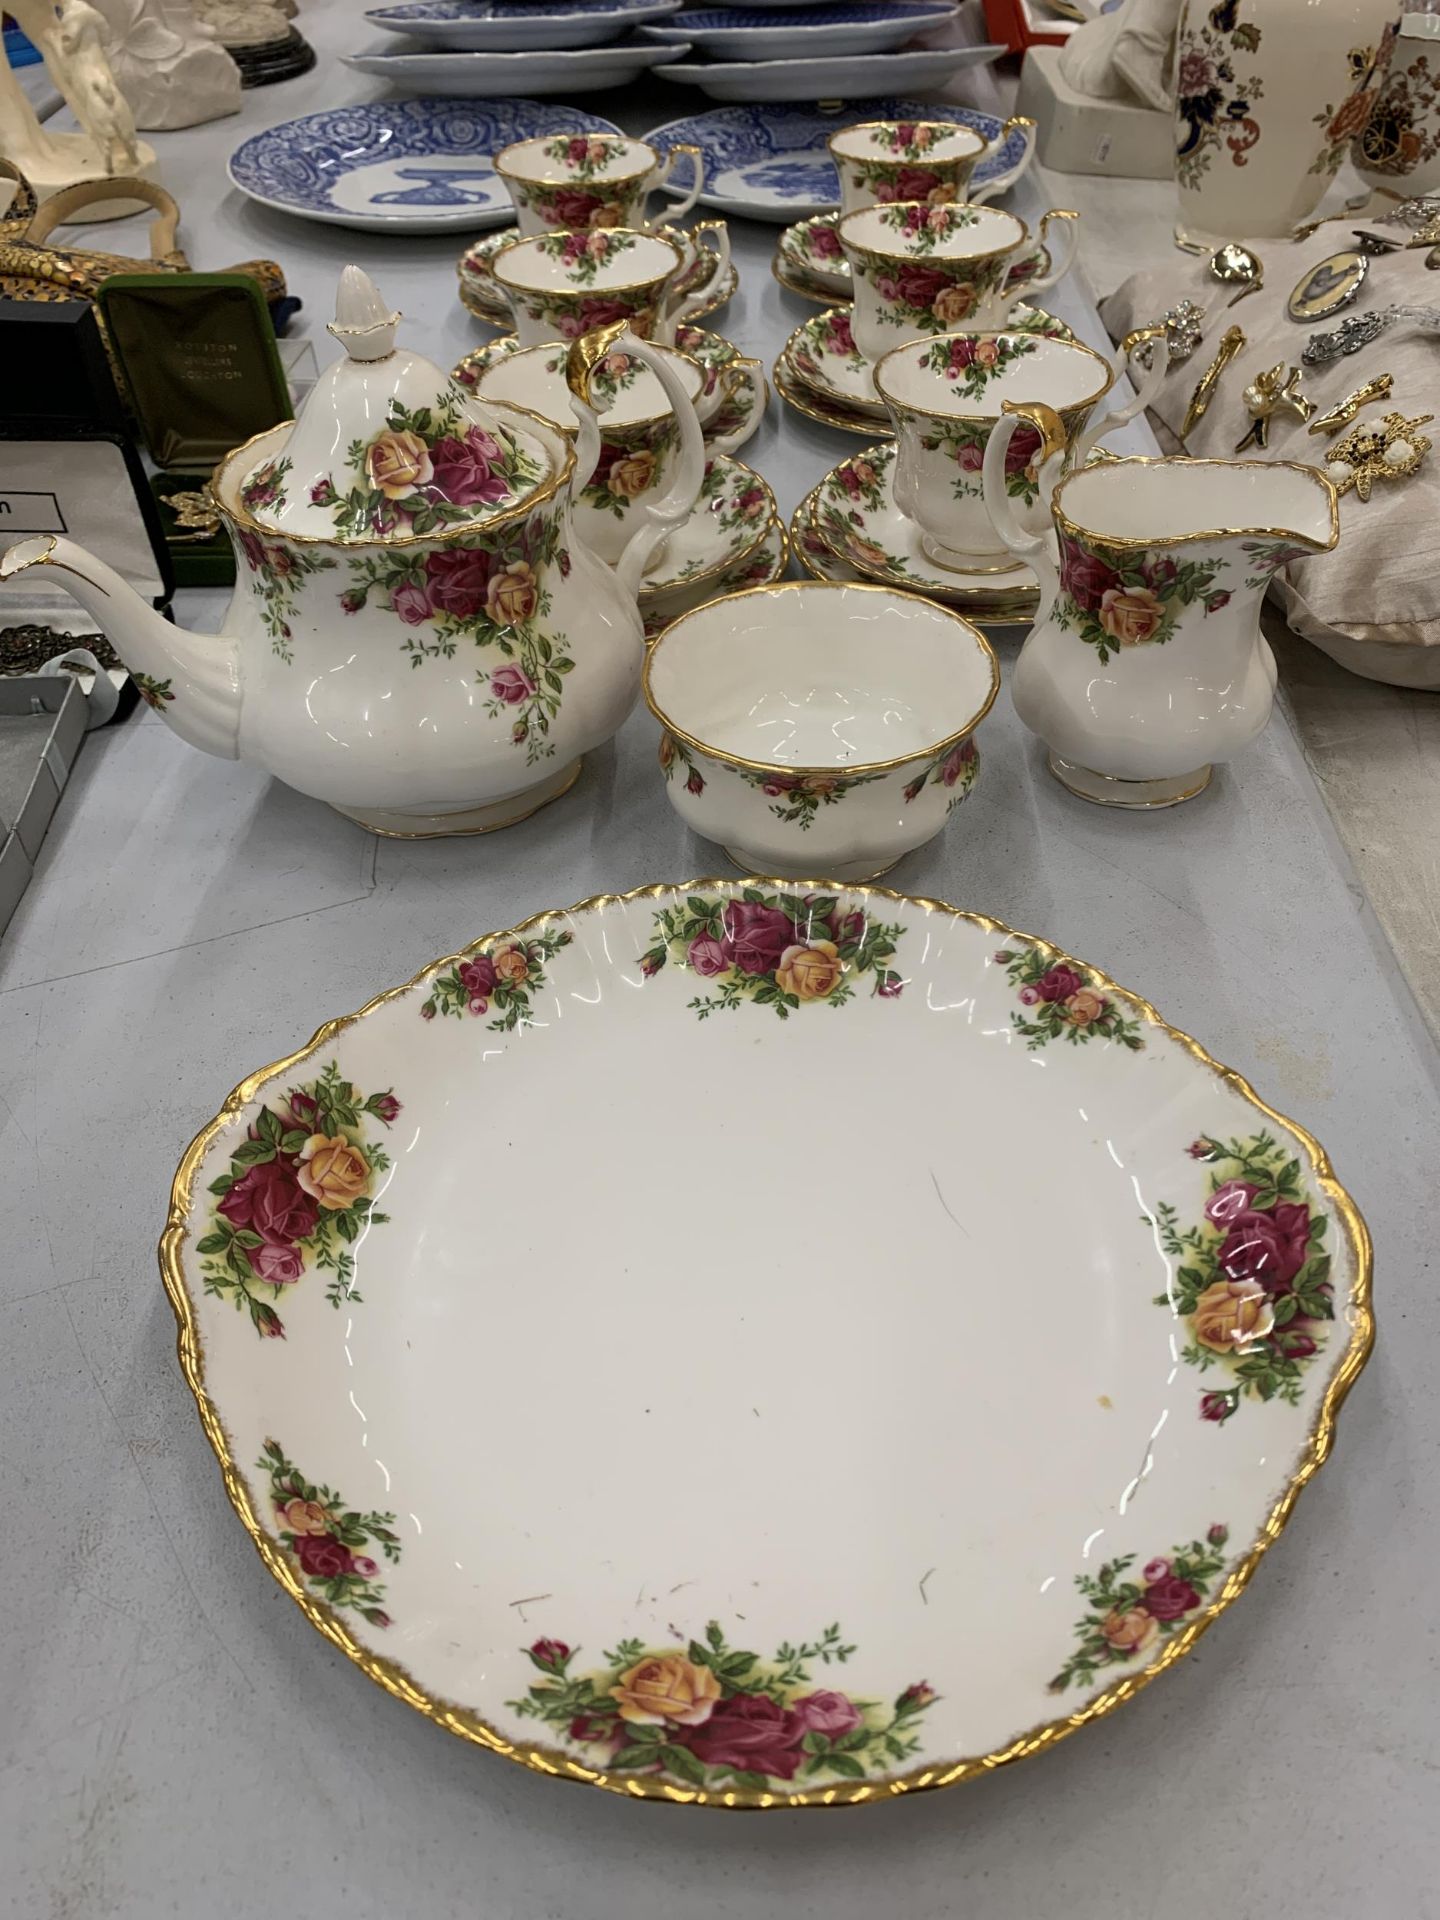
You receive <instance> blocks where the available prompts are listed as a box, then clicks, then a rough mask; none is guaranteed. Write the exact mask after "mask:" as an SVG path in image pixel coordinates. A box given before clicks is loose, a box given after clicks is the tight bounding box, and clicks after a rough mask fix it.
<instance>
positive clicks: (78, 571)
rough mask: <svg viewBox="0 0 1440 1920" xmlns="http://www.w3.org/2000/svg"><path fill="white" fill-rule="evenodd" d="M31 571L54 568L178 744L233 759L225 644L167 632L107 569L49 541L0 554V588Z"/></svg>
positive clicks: (233, 709)
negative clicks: (2, 583)
mask: <svg viewBox="0 0 1440 1920" xmlns="http://www.w3.org/2000/svg"><path fill="white" fill-rule="evenodd" d="M31 567H52V568H54V570H55V572H56V573H57V574H58V575H59V576H60V578H59V582H58V584H60V585H62V586H63V587H64V588H65V591H66V592H67V593H70V594H73V595H74V597H75V598H76V599H77V600H78V601H79V602H80V604H81V606H83V607H85V608H86V609H88V611H89V612H90V613H92V614H93V615H94V616H95V620H96V623H97V625H98V626H99V627H100V628H101V630H102V631H103V632H104V634H105V637H106V639H108V640H109V641H110V643H111V645H112V646H113V647H114V648H115V651H116V652H117V653H118V654H119V655H120V658H121V659H122V660H123V661H124V662H125V665H126V666H127V667H128V668H129V669H130V672H131V674H132V676H133V677H134V680H135V683H136V685H137V686H138V687H139V688H140V691H141V693H142V694H143V695H144V696H145V698H146V699H147V700H148V701H149V703H150V705H151V706H152V707H154V708H155V710H156V712H157V713H159V714H160V715H161V717H162V718H163V719H164V721H165V723H166V725H167V726H169V727H170V728H172V729H173V731H174V732H176V733H178V734H179V735H180V737H181V739H182V740H186V741H188V742H189V744H190V745H191V746H192V747H199V748H200V750H201V751H202V752H203V753H214V754H218V755H219V756H220V757H221V758H222V759H225V760H234V759H236V758H237V757H238V754H239V739H240V676H239V672H238V667H237V657H238V656H237V648H236V645H235V642H234V641H233V640H227V639H226V638H225V637H224V636H223V635H221V634H208V633H187V632H186V631H185V629H184V628H183V627H177V626H173V625H172V624H171V622H170V621H168V620H165V619H162V618H161V616H160V615H159V614H158V613H156V612H155V610H154V609H153V608H152V607H148V606H147V605H146V604H145V602H144V601H143V600H142V599H141V598H140V596H139V594H138V593H136V592H135V590H134V588H133V587H131V586H129V585H128V584H127V583H126V582H125V581H124V580H122V579H121V578H120V575H119V574H118V573H116V572H115V570H114V568H113V567H107V566H106V565H105V563H104V561H103V560H97V559H96V558H95V557H94V555H93V554H89V553H87V552H86V551H85V549H84V548H83V547H77V546H76V545H75V543H74V542H73V541H72V540H65V539H62V538H60V537H59V536H58V535H56V534H50V533H42V534H37V535H35V536H34V537H33V538H31V539H29V540H20V541H17V542H16V544H15V545H14V546H13V547H10V548H9V549H8V550H7V551H6V552H5V553H4V554H3V555H0V582H3V581H6V580H14V579H16V578H17V577H18V576H19V575H20V574H22V573H25V572H27V571H28V570H29V568H31Z"/></svg>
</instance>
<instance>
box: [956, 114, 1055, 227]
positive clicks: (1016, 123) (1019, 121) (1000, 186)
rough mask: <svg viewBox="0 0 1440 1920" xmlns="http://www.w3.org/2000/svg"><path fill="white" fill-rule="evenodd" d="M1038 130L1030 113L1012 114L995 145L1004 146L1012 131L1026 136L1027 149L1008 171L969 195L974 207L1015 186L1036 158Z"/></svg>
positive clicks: (982, 204)
mask: <svg viewBox="0 0 1440 1920" xmlns="http://www.w3.org/2000/svg"><path fill="white" fill-rule="evenodd" d="M1038 131H1039V130H1038V128H1037V127H1036V125H1035V122H1034V121H1033V120H1032V119H1031V118H1030V117H1029V115H1028V114H1024V113H1015V114H1012V115H1011V116H1010V118H1009V119H1008V120H1007V121H1006V122H1005V124H1004V126H1003V127H1002V128H1001V129H1000V132H999V134H998V135H997V136H996V140H995V145H996V147H998V148H1003V147H1004V145H1005V142H1006V141H1007V140H1008V139H1009V138H1010V136H1011V134H1012V133H1020V134H1023V135H1024V138H1025V151H1024V152H1023V153H1022V154H1021V155H1020V158H1019V159H1018V160H1017V161H1016V162H1015V165H1014V166H1013V167H1011V168H1009V169H1008V171H1007V172H1005V173H999V174H996V176H995V178H994V179H993V180H987V181H986V182H985V183H984V185H983V186H981V187H977V188H976V189H975V191H974V192H973V193H971V194H970V195H969V196H968V198H969V201H970V204H971V206H972V207H982V206H984V204H985V202H986V201H987V200H993V199H994V198H995V195H996V194H997V193H1004V191H1005V189H1006V188H1007V187H1013V186H1014V184H1015V182H1016V181H1017V180H1018V179H1019V178H1020V177H1021V175H1022V174H1023V173H1025V172H1026V170H1027V169H1028V168H1029V165H1030V162H1031V161H1032V160H1033V159H1034V158H1035V140H1036V135H1037V133H1038Z"/></svg>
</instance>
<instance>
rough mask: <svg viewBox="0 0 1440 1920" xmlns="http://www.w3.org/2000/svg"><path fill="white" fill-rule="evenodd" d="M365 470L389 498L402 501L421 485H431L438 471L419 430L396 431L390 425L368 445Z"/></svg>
mask: <svg viewBox="0 0 1440 1920" xmlns="http://www.w3.org/2000/svg"><path fill="white" fill-rule="evenodd" d="M365 470H366V472H367V473H368V474H369V475H370V478H371V480H372V482H373V483H374V484H375V485H376V486H377V487H378V488H379V489H380V491H381V493H383V494H384V495H385V497H386V499H387V500H401V499H403V498H404V497H405V495H406V494H407V493H414V491H415V489H416V488H417V487H423V486H427V485H428V484H429V482H430V480H431V478H432V477H433V475H434V471H435V469H434V468H433V467H432V466H431V464H430V452H429V449H428V448H427V447H426V445H425V442H424V441H423V440H422V439H421V438H420V436H419V434H418V433H395V432H392V431H391V430H389V429H388V428H387V430H386V431H385V432H384V433H381V434H377V435H376V437H375V438H374V439H373V440H372V441H371V442H370V445H369V446H368V447H367V448H366V450H365Z"/></svg>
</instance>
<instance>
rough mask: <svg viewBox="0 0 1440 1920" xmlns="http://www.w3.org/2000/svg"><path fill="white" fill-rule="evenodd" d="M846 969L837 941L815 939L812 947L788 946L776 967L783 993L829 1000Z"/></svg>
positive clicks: (800, 998) (776, 977)
mask: <svg viewBox="0 0 1440 1920" xmlns="http://www.w3.org/2000/svg"><path fill="white" fill-rule="evenodd" d="M844 971H845V969H844V968H843V967H842V965H841V964H840V949H839V948H838V947H837V946H836V945H835V942H834V941H833V940H812V941H811V942H810V943H809V945H808V946H796V947H787V948H786V949H785V951H784V953H782V954H781V956H780V964H779V966H778V967H777V968H776V969H775V979H776V983H777V984H778V985H779V987H780V988H781V990H782V992H785V993H793V994H794V995H795V998H796V999H797V1000H828V999H829V997H830V995H831V994H832V993H833V992H834V991H835V989H836V987H838V986H839V984H840V978H841V975H842V974H843V973H844Z"/></svg>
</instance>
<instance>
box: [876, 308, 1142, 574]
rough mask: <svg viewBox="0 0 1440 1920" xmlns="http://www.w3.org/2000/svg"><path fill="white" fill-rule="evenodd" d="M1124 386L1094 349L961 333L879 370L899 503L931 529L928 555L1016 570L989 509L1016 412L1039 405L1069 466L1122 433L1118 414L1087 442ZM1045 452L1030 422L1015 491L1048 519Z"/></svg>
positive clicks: (1010, 478) (924, 343)
mask: <svg viewBox="0 0 1440 1920" xmlns="http://www.w3.org/2000/svg"><path fill="white" fill-rule="evenodd" d="M1114 383H1115V375H1114V373H1113V372H1112V370H1111V368H1110V366H1109V364H1108V363H1107V362H1106V361H1105V360H1103V359H1101V357H1100V355H1099V354H1098V353H1094V352H1092V351H1091V349H1090V348H1089V347H1085V346H1081V345H1080V344H1079V342H1078V341H1077V342H1071V341H1066V340H1049V339H1045V338H1044V337H1042V336H1041V335H1038V334H1030V333H981V334H974V333H952V334H946V335H944V336H943V337H942V338H941V339H939V340H914V341H911V342H910V343H909V345H907V346H903V347H894V348H892V349H891V351H890V352H889V353H887V354H886V355H885V357H884V359H883V360H881V362H880V363H879V365H878V366H877V367H876V368H875V388H876V391H877V392H878V393H879V395H880V397H881V399H882V400H883V401H884V402H885V406H886V409H887V411H888V412H889V415H890V418H891V420H892V421H893V423H894V426H895V446H896V458H895V481H894V493H895V504H896V505H897V506H898V507H899V509H900V511H901V512H902V513H903V514H904V515H905V516H906V518H907V519H910V520H913V521H914V522H915V523H916V525H917V526H918V527H919V528H920V534H921V538H920V545H921V548H922V549H923V551H924V552H925V554H926V555H927V556H928V557H929V558H930V559H931V560H933V561H934V562H935V564H936V565H937V566H941V567H950V568H954V569H955V570H956V571H957V572H962V573H1004V572H1009V571H1010V570H1011V569H1012V568H1013V567H1015V566H1016V565H1017V564H1018V563H1017V562H1016V561H1015V560H1014V559H1013V557H1012V556H1011V554H1010V552H1009V550H1008V548H1007V547H1006V545H1005V542H1004V541H1003V540H1002V539H1001V537H1000V535H999V534H998V533H997V532H996V531H995V528H994V527H993V526H992V524H991V521H990V516H989V514H988V513H987V512H986V510H985V489H984V485H983V482H982V478H981V474H982V469H983V467H984V464H985V449H986V447H987V446H988V444H989V441H990V435H991V433H992V432H993V431H994V429H995V427H996V426H997V424H998V423H999V421H1000V418H1001V416H1002V414H1003V412H1004V410H1005V403H1006V402H1007V401H1015V402H1020V403H1023V404H1033V403H1035V402H1037V401H1039V402H1043V403H1044V404H1045V405H1046V406H1048V407H1050V408H1051V409H1052V410H1053V411H1054V413H1055V414H1056V415H1057V417H1058V418H1059V420H1060V422H1061V425H1062V429H1063V433H1064V440H1065V448H1066V458H1065V462H1064V465H1065V466H1066V467H1067V468H1068V467H1069V466H1071V465H1073V464H1077V463H1078V462H1079V461H1080V460H1083V459H1084V457H1085V454H1086V453H1088V452H1089V450H1090V448H1091V447H1092V446H1093V445H1094V444H1095V442H1096V441H1097V440H1098V439H1099V438H1100V436H1101V434H1102V433H1105V432H1108V431H1110V429H1111V428H1112V427H1114V426H1116V425H1118V424H1119V421H1118V420H1117V419H1113V418H1111V417H1110V416H1108V415H1107V416H1106V418H1105V419H1104V420H1102V421H1101V422H1100V424H1099V425H1098V426H1097V427H1096V428H1095V429H1094V431H1093V432H1087V428H1088V427H1089V424H1090V420H1091V416H1092V415H1093V413H1094V411H1095V408H1096V407H1097V406H1098V405H1099V403H1100V401H1101V400H1103V399H1104V397H1105V395H1106V394H1107V393H1108V392H1109V391H1110V389H1111V387H1112V386H1113V385H1114ZM1040 453H1041V436H1040V434H1039V433H1038V432H1037V431H1036V429H1035V428H1034V427H1033V426H1031V425H1030V424H1029V423H1028V422H1027V423H1026V424H1025V425H1024V426H1023V427H1021V428H1020V429H1019V431H1017V432H1016V434H1015V436H1014V438H1013V439H1012V441H1011V442H1010V448H1009V452H1008V455H1007V458H1006V462H1005V490H1006V493H1007V494H1008V495H1009V497H1010V499H1012V500H1013V501H1015V502H1016V504H1017V507H1019V508H1024V507H1031V506H1035V505H1036V504H1037V503H1039V504H1040V507H1041V512H1042V514H1043V512H1044V511H1045V503H1044V502H1043V500H1042V489H1041V479H1040V473H1039V466H1038V462H1039V458H1040ZM1048 477H1051V476H1048V475H1047V478H1048ZM1053 477H1058V472H1057V473H1056V475H1055V476H1053ZM1052 484H1053V478H1052ZM1024 518H1025V516H1024V514H1023V512H1022V514H1021V519H1022V523H1023V522H1024Z"/></svg>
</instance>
